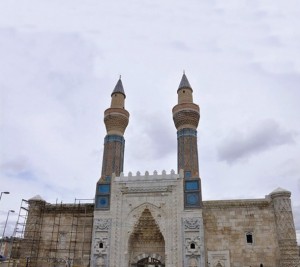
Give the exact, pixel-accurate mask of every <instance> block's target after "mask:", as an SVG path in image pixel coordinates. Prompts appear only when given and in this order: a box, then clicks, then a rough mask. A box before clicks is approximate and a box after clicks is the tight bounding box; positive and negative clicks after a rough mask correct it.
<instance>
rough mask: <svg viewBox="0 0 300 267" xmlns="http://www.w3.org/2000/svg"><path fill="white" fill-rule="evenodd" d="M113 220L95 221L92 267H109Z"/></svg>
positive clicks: (97, 219)
mask: <svg viewBox="0 0 300 267" xmlns="http://www.w3.org/2000/svg"><path fill="white" fill-rule="evenodd" d="M110 230H111V219H101V218H96V219H94V230H93V231H94V232H93V241H92V242H93V243H92V246H93V250H92V255H91V257H92V266H94V267H104V266H109V249H110Z"/></svg>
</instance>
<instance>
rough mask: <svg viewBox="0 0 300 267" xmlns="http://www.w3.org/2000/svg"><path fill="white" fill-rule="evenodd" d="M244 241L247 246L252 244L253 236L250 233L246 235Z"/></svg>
mask: <svg viewBox="0 0 300 267" xmlns="http://www.w3.org/2000/svg"><path fill="white" fill-rule="evenodd" d="M246 241H247V244H252V243H253V235H252V233H247V234H246Z"/></svg>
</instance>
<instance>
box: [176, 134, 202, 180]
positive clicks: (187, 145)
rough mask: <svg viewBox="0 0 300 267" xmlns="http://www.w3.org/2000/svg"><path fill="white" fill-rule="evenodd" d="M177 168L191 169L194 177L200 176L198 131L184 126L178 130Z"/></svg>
mask: <svg viewBox="0 0 300 267" xmlns="http://www.w3.org/2000/svg"><path fill="white" fill-rule="evenodd" d="M177 146H178V147H177V153H178V155H177V168H178V172H179V171H180V170H181V169H183V170H185V171H190V172H191V176H192V177H199V165H198V147H197V131H196V130H193V129H190V128H184V129H181V130H179V131H178V132H177Z"/></svg>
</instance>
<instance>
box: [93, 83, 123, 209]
mask: <svg viewBox="0 0 300 267" xmlns="http://www.w3.org/2000/svg"><path fill="white" fill-rule="evenodd" d="M125 97H126V95H125V92H124V89H123V84H122V81H121V79H119V81H118V82H117V84H116V86H115V89H114V91H113V92H112V94H111V105H110V108H108V109H107V110H105V112H104V123H105V127H106V132H107V135H106V136H105V138H104V150H103V161H102V171H101V177H100V179H99V181H98V183H97V189H96V197H95V199H96V200H95V202H96V203H95V207H96V209H106V210H108V209H109V208H110V202H111V177H112V174H113V173H114V174H115V175H117V176H120V173H121V172H123V166H124V150H125V139H124V137H123V135H124V132H125V130H126V127H127V125H128V121H129V113H128V111H127V110H126V109H125V108H124V106H125Z"/></svg>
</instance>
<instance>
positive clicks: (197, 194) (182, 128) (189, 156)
mask: <svg viewBox="0 0 300 267" xmlns="http://www.w3.org/2000/svg"><path fill="white" fill-rule="evenodd" d="M177 94H178V104H177V105H175V106H174V108H173V110H172V112H173V120H174V124H175V127H176V128H177V168H178V172H179V171H180V170H183V171H184V192H183V193H184V207H185V209H192V208H201V207H202V195H201V180H200V176H199V164H198V146H197V127H198V123H199V120H200V109H199V106H198V105H196V104H195V103H194V102H193V89H192V87H191V85H190V83H189V81H188V79H187V77H186V75H185V74H183V76H182V79H181V82H180V84H179V88H178V90H177Z"/></svg>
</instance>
